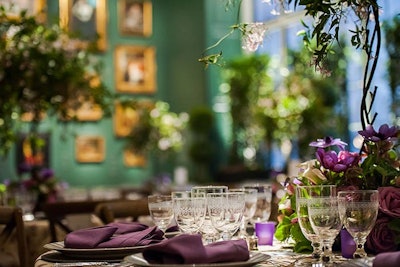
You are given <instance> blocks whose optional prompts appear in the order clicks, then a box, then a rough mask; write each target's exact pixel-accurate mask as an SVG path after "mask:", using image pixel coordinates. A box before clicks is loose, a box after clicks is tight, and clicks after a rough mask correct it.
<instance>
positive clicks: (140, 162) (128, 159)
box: [124, 149, 147, 167]
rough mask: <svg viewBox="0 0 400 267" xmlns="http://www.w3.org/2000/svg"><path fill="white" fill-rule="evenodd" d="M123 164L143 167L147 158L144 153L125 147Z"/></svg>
mask: <svg viewBox="0 0 400 267" xmlns="http://www.w3.org/2000/svg"><path fill="white" fill-rule="evenodd" d="M124 164H125V166H127V167H144V166H146V164H147V160H146V157H145V156H144V155H138V154H135V153H134V152H132V151H131V150H129V149H125V150H124Z"/></svg>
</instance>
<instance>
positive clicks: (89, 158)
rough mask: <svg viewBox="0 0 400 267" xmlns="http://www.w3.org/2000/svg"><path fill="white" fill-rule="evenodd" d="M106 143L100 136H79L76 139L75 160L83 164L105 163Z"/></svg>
mask: <svg viewBox="0 0 400 267" xmlns="http://www.w3.org/2000/svg"><path fill="white" fill-rule="evenodd" d="M104 157H105V141H104V138H103V137H100V136H77V137H76V139H75V158H76V160H77V161H78V162H82V163H98V162H102V161H104Z"/></svg>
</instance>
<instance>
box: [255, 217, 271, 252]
mask: <svg viewBox="0 0 400 267" xmlns="http://www.w3.org/2000/svg"><path fill="white" fill-rule="evenodd" d="M254 229H255V233H256V236H257V238H258V245H270V246H272V242H273V240H274V234H275V222H256V224H255V228H254Z"/></svg>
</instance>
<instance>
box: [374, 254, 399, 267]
mask: <svg viewBox="0 0 400 267" xmlns="http://www.w3.org/2000/svg"><path fill="white" fill-rule="evenodd" d="M398 266H400V251H395V252H385V253H380V254H378V255H376V257H375V259H374V262H373V264H372V267H398Z"/></svg>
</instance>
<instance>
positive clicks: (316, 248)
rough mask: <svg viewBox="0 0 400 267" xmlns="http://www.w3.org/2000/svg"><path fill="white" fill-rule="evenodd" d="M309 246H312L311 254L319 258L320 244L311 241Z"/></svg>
mask: <svg viewBox="0 0 400 267" xmlns="http://www.w3.org/2000/svg"><path fill="white" fill-rule="evenodd" d="M311 246H312V247H313V252H312V254H311V256H312V257H313V258H314V259H319V258H321V245H320V243H319V242H311Z"/></svg>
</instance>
